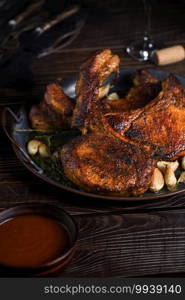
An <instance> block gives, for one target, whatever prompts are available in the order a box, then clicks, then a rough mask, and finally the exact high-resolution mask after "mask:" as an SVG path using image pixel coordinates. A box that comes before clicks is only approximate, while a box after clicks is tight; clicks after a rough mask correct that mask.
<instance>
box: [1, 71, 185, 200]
mask: <svg viewBox="0 0 185 300" xmlns="http://www.w3.org/2000/svg"><path fill="white" fill-rule="evenodd" d="M135 71H136V70H135V69H129V70H123V69H121V71H120V76H119V80H118V81H116V83H115V84H114V87H113V89H112V91H117V92H118V93H119V95H121V94H124V93H125V92H126V91H127V90H128V89H129V87H130V85H131V77H132V75H133V73H134V72H135ZM150 72H151V73H152V74H153V75H155V76H156V77H157V78H158V79H159V80H162V79H164V78H165V77H166V76H168V74H169V73H167V72H163V71H156V70H150ZM177 77H178V79H179V80H180V81H181V83H182V84H183V86H184V87H185V78H183V77H180V76H177ZM76 80H77V77H76V76H73V77H71V78H70V79H68V80H66V81H64V82H63V84H62V87H63V88H64V90H65V92H66V93H67V94H68V95H69V96H70V97H72V98H75V84H76ZM28 110H29V108H28V107H26V106H24V107H19V108H18V109H16V110H13V111H12V109H10V108H7V107H6V108H5V109H4V112H3V118H2V123H3V128H4V130H5V132H6V134H7V136H8V138H9V139H10V140H11V142H12V146H13V149H14V151H15V153H16V155H17V157H18V159H19V160H20V161H21V162H22V163H23V164H24V165H25V167H26V168H27V169H28V170H30V171H31V172H32V173H33V174H35V175H36V176H37V177H39V178H41V179H42V180H44V181H46V182H47V183H48V184H52V185H54V186H56V187H58V188H61V189H63V190H67V191H70V192H73V193H77V194H81V195H83V196H88V197H93V198H99V199H106V200H116V201H128V200H130V201H135V200H139V201H141V200H155V199H159V198H164V197H169V196H172V195H175V194H180V193H183V192H185V184H183V183H182V184H179V185H178V187H177V189H176V190H175V191H173V192H169V191H168V190H167V189H166V188H163V189H162V190H161V191H160V192H158V193H152V192H150V191H147V192H145V193H144V194H143V195H140V196H134V197H132V196H131V197H124V196H120V197H119V196H111V195H104V194H95V193H90V192H86V191H84V190H82V189H80V188H78V187H77V186H75V185H74V184H72V183H71V182H70V181H69V180H68V179H67V178H65V175H64V180H62V181H60V182H59V181H57V180H53V179H52V178H51V177H50V176H48V175H47V174H46V173H45V171H44V170H43V169H42V168H41V167H40V166H39V165H37V164H36V163H35V162H34V161H33V160H32V158H31V157H30V156H29V155H28V153H27V149H26V144H27V141H28V139H29V132H27V131H20V129H29V128H30V124H29V120H28ZM69 135H70V133H69Z"/></svg>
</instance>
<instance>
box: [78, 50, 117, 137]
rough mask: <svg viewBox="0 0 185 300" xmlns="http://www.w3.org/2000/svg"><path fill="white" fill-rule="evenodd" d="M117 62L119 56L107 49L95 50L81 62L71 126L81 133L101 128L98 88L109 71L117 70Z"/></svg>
mask: <svg viewBox="0 0 185 300" xmlns="http://www.w3.org/2000/svg"><path fill="white" fill-rule="evenodd" d="M119 64H120V59H119V57H118V56H117V55H113V54H112V52H111V50H109V49H105V50H102V51H99V52H97V53H96V55H94V56H93V57H92V58H90V59H89V60H87V61H86V62H85V63H84V64H82V66H81V68H80V76H79V80H78V81H77V84H76V96H77V102H76V106H75V109H74V112H73V118H72V127H76V128H79V129H81V131H82V133H86V132H87V130H91V131H92V130H101V128H100V125H101V120H100V119H101V111H100V109H99V105H100V101H99V98H100V97H99V96H100V88H101V85H102V84H103V82H104V81H105V79H107V78H108V77H109V75H110V74H111V73H114V72H118V69H119Z"/></svg>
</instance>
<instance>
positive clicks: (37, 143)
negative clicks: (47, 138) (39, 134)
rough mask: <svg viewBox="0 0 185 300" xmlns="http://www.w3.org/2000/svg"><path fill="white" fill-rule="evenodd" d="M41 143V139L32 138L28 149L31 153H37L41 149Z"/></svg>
mask: <svg viewBox="0 0 185 300" xmlns="http://www.w3.org/2000/svg"><path fill="white" fill-rule="evenodd" d="M40 145H41V141H38V140H31V141H29V142H28V145H27V150H28V153H29V154H30V155H35V154H37V152H38V151H39V146H40Z"/></svg>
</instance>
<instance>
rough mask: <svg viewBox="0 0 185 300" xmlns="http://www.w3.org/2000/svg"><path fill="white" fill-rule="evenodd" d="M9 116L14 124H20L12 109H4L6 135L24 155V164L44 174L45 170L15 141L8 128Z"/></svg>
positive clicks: (3, 123) (3, 122)
mask: <svg viewBox="0 0 185 300" xmlns="http://www.w3.org/2000/svg"><path fill="white" fill-rule="evenodd" d="M8 116H9V117H11V118H13V120H14V122H16V123H18V122H19V121H20V119H19V117H18V116H17V115H16V114H15V113H14V112H13V111H12V109H11V108H10V107H5V108H4V109H3V113H2V126H3V129H4V132H5V133H6V135H7V137H8V138H9V140H10V141H11V143H12V144H13V146H15V147H16V148H17V149H18V150H19V151H20V152H21V154H22V157H23V159H24V162H25V163H26V164H29V165H30V167H32V168H34V169H35V171H36V172H37V173H39V174H42V173H43V170H42V169H41V168H40V167H39V166H38V165H37V164H36V163H35V162H34V161H33V160H32V159H31V157H30V156H29V155H28V153H27V152H26V151H25V150H24V149H23V147H22V146H21V145H20V144H19V143H18V142H17V141H16V140H15V139H14V137H13V136H12V128H10V126H8Z"/></svg>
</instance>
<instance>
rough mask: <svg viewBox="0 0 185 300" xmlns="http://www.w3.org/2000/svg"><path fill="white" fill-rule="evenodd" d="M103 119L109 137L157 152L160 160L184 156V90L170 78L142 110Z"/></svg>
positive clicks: (173, 78)
mask: <svg viewBox="0 0 185 300" xmlns="http://www.w3.org/2000/svg"><path fill="white" fill-rule="evenodd" d="M104 117H105V119H106V121H107V123H106V121H105V127H106V128H107V130H108V131H109V130H110V132H111V134H113V135H115V136H116V137H119V138H120V139H123V140H126V141H128V142H129V143H130V142H131V143H132V144H135V145H138V146H140V147H143V146H144V147H148V148H152V149H156V155H157V156H158V157H159V158H160V159H169V160H173V159H176V158H177V157H179V156H182V155H185V91H184V89H183V87H182V85H181V84H180V82H179V81H178V79H177V78H176V77H174V76H173V75H170V76H169V77H168V78H166V79H165V80H164V81H163V82H162V91H161V92H160V93H159V95H158V96H157V97H156V98H155V99H154V100H152V101H151V102H150V103H149V104H147V105H146V106H145V107H144V108H141V109H137V110H135V111H132V112H131V113H127V112H126V113H122V114H118V113H117V114H116V113H115V114H111V113H109V114H107V115H106V116H104ZM105 119H104V120H105Z"/></svg>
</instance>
